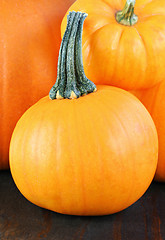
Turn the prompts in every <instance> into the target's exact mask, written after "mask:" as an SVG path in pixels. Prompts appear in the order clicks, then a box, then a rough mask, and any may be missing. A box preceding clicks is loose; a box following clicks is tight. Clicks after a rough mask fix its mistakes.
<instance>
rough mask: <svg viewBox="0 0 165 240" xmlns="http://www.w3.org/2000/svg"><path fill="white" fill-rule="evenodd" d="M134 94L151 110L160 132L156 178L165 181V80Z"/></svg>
mask: <svg viewBox="0 0 165 240" xmlns="http://www.w3.org/2000/svg"><path fill="white" fill-rule="evenodd" d="M134 94H135V95H136V96H137V97H138V98H139V99H140V100H141V101H142V103H143V104H144V105H145V106H146V108H147V109H148V111H149V112H150V114H151V116H152V118H153V120H154V123H155V125H156V128H157V132H158V139H159V156H158V165H157V169H156V174H155V180H157V181H162V182H165V81H162V82H161V83H159V84H157V85H156V86H155V87H152V88H150V89H147V90H145V91H136V92H134Z"/></svg>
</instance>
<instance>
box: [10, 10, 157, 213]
mask: <svg viewBox="0 0 165 240" xmlns="http://www.w3.org/2000/svg"><path fill="white" fill-rule="evenodd" d="M85 17H86V14H83V13H81V12H77V13H76V12H71V13H70V14H69V17H68V24H67V29H66V32H65V34H64V37H63V40H62V43H61V48H60V53H59V60H58V74H57V81H56V83H55V85H54V86H53V87H52V89H51V91H50V94H49V97H48V96H46V97H44V98H42V99H41V100H39V101H38V102H37V103H36V104H34V105H33V106H32V107H31V108H29V109H28V110H27V111H26V112H25V113H24V114H23V116H22V117H21V118H20V120H19V121H18V123H17V125H16V127H15V129H14V132H13V135H12V138H11V144H10V168H11V173H12V176H13V179H14V181H15V183H16V185H17V187H18V189H19V190H20V191H21V193H22V194H23V195H24V196H25V197H26V198H27V199H28V200H29V201H31V202H32V203H34V204H36V205H38V206H41V207H43V208H47V209H50V210H53V211H56V212H59V213H64V214H74V215H103V214H110V213H114V212H118V211H120V210H122V209H124V208H126V207H128V206H130V205H131V204H133V203H134V202H135V201H136V200H138V199H139V198H140V197H141V196H142V194H143V193H144V192H145V191H146V189H147V188H148V186H149V185H150V183H151V181H152V179H153V177H154V173H155V170H156V165H157V153H158V149H157V147H158V146H157V145H158V139H157V133H156V128H155V125H154V123H153V121H152V118H151V117H150V115H149V113H148V111H147V110H146V108H145V107H144V106H143V105H142V103H141V102H140V101H139V100H138V99H137V98H136V97H135V96H133V95H132V94H130V93H128V92H126V91H124V90H122V89H119V88H116V87H110V86H104V85H98V86H97V90H96V86H95V84H93V83H92V82H91V81H90V80H88V79H87V78H86V76H85V74H84V71H83V65H82V59H81V58H82V57H81V56H82V55H81V38H82V34H81V32H82V26H83V21H84V19H85ZM52 99H53V100H52ZM60 99H61V100H60Z"/></svg>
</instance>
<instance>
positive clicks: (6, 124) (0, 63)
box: [0, 0, 74, 169]
mask: <svg viewBox="0 0 165 240" xmlns="http://www.w3.org/2000/svg"><path fill="white" fill-rule="evenodd" d="M73 1H74V0H63V1H61V0H35V1H34V0H28V1H25V0H21V1H20V0H14V1H9V0H5V1H1V4H0V169H5V168H8V167H9V165H8V164H9V163H8V162H9V157H8V155H9V153H8V152H9V142H10V138H11V135H12V131H13V129H14V126H15V124H16V122H17V121H18V119H19V118H20V117H21V115H22V114H23V112H24V111H25V110H26V109H27V108H29V107H30V106H31V105H32V104H34V103H35V102H36V101H38V100H39V99H40V98H41V97H43V96H45V95H46V93H47V91H48V89H49V88H50V86H52V84H53V82H54V79H55V78H56V65H57V64H56V63H57V60H56V59H57V58H58V51H59V47H60V42H61V37H60V24H61V20H62V18H63V16H64V14H65V12H66V11H67V9H68V7H69V6H70V5H71V3H73Z"/></svg>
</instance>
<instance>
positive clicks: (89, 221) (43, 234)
mask: <svg viewBox="0 0 165 240" xmlns="http://www.w3.org/2000/svg"><path fill="white" fill-rule="evenodd" d="M26 239H28V240H38V239H44V240H45V239H46V240H102V239H103V240H143V239H144V240H164V239H165V184H161V183H152V184H151V186H150V188H149V189H148V190H147V192H146V193H145V194H144V195H143V197H142V198H141V199H140V200H139V201H137V202H136V203H135V204H133V205H132V206H130V207H129V208H127V209H126V210H124V211H122V212H120V213H117V214H113V215H109V216H102V217H76V216H67V215H62V214H58V213H54V212H51V211H48V210H46V209H42V208H39V207H37V206H35V205H33V204H32V203H30V202H29V201H27V200H26V199H25V198H24V197H23V196H22V195H21V193H20V192H19V191H18V189H17V188H16V186H15V184H14V182H13V180H12V177H11V175H10V172H9V171H0V240H26Z"/></svg>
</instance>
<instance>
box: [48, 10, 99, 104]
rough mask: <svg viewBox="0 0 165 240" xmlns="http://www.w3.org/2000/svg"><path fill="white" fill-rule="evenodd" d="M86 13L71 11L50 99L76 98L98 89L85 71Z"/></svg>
mask: <svg viewBox="0 0 165 240" xmlns="http://www.w3.org/2000/svg"><path fill="white" fill-rule="evenodd" d="M86 17H87V14H86V13H81V12H74V11H73V12H70V13H69V15H68V18H67V27H66V31H65V33H64V36H63V39H62V42H61V47H60V51H59V57H58V68H57V79H56V82H55V84H54V86H53V87H52V89H51V90H50V92H49V97H50V99H52V100H53V99H63V98H68V99H74V98H78V97H80V96H82V95H86V94H88V93H92V92H94V91H96V86H95V84H94V83H93V82H91V81H90V80H89V79H88V78H87V77H86V76H85V73H84V68H83V61H82V31H83V23H84V20H85V18H86Z"/></svg>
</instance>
